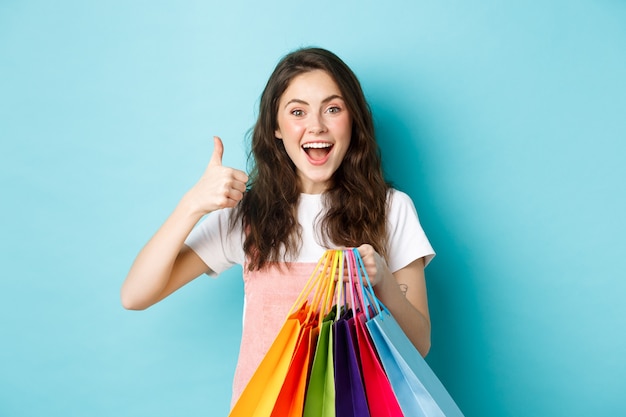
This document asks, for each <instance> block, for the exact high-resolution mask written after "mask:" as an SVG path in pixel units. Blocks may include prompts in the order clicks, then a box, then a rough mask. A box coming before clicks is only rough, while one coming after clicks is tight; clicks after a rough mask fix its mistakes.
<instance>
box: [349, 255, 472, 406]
mask: <svg viewBox="0 0 626 417" xmlns="http://www.w3.org/2000/svg"><path fill="white" fill-rule="evenodd" d="M353 253H354V256H355V258H356V260H357V265H358V271H359V273H360V274H362V275H359V276H362V278H364V280H365V281H366V283H367V285H365V282H364V280H363V279H361V280H360V285H359V288H360V290H361V291H362V292H363V294H364V299H365V300H370V301H371V304H370V306H368V308H366V309H365V314H366V317H368V316H369V311H370V308H369V307H373V308H374V310H375V313H376V314H374V315H371V316H369V317H368V319H367V320H366V327H367V329H368V332H369V334H370V336H371V338H372V341H373V343H374V346H375V348H376V352H377V353H378V356H379V358H380V361H381V363H382V365H383V368H384V369H385V372H386V374H387V377H388V379H389V382H390V385H391V387H392V388H393V391H394V393H395V395H396V398H397V399H398V403H399V404H400V407H401V408H402V411H403V413H404V414H405V415H407V416H415V417H422V416H423V417H463V413H462V412H461V410H460V409H459V408H458V406H457V405H456V403H455V402H454V400H453V399H452V397H451V396H450V394H449V393H448V391H447V390H446V389H445V387H444V386H443V384H442V383H441V381H440V380H439V379H438V378H437V376H436V375H435V373H434V372H433V371H432V369H430V367H429V366H428V364H427V363H426V361H425V360H424V358H423V357H422V355H421V354H420V353H419V351H418V350H417V348H415V346H414V345H413V344H412V343H411V341H410V340H409V339H408V337H407V336H406V334H405V333H404V331H403V330H402V328H401V327H400V326H399V324H398V323H397V321H396V320H395V319H394V318H393V316H392V315H391V313H390V312H389V310H388V309H387V308H386V307H385V306H384V305H383V304H382V303H381V302H380V301H379V300H378V299H377V298H376V295H375V294H374V291H373V290H372V288H371V285H369V282H368V281H369V278H368V277H367V272H366V270H365V266H364V265H363V260H362V259H361V257H360V255H359V253H358V251H356V250H353ZM365 294H366V296H365Z"/></svg>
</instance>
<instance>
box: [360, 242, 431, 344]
mask: <svg viewBox="0 0 626 417" xmlns="http://www.w3.org/2000/svg"><path fill="white" fill-rule="evenodd" d="M359 253H360V254H361V256H362V257H363V262H364V264H365V267H366V268H367V273H368V275H369V276H370V278H371V280H372V286H373V287H374V291H375V292H376V296H377V297H378V298H379V299H380V301H381V302H382V303H383V304H384V305H385V306H386V307H387V308H388V309H389V311H390V312H391V314H392V315H393V317H394V318H395V319H396V321H397V322H398V324H399V325H400V327H401V328H402V330H404V333H405V334H406V335H407V336H408V338H409V340H411V342H412V343H413V345H414V346H415V347H416V348H417V350H418V351H419V352H420V353H421V354H422V356H426V355H427V354H428V351H429V350H430V315H429V313H428V298H427V293H426V279H425V277H424V258H420V259H416V260H415V261H413V262H411V263H410V264H409V265H407V266H406V267H404V268H402V269H400V270H398V271H396V272H395V273H393V274H392V273H391V271H390V270H389V267H388V266H387V263H386V262H385V260H384V259H383V258H382V257H381V256H380V255H379V254H378V253H376V251H374V249H373V248H372V247H371V246H370V245H362V246H360V247H359Z"/></svg>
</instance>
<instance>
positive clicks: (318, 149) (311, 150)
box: [302, 142, 333, 161]
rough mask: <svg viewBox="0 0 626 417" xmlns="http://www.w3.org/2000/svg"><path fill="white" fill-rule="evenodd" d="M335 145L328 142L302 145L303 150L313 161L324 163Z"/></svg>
mask: <svg viewBox="0 0 626 417" xmlns="http://www.w3.org/2000/svg"><path fill="white" fill-rule="evenodd" d="M332 147H333V144H332V143H327V142H310V143H305V144H304V145H302V149H303V150H304V152H306V154H307V155H308V157H309V158H310V159H311V160H313V161H323V160H324V158H326V157H327V156H328V154H329V153H330V150H331V149H332Z"/></svg>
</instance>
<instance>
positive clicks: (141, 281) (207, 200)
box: [121, 137, 248, 310]
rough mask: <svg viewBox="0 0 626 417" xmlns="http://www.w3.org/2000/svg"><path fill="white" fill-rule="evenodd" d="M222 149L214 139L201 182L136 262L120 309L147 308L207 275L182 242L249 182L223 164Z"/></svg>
mask: <svg viewBox="0 0 626 417" xmlns="http://www.w3.org/2000/svg"><path fill="white" fill-rule="evenodd" d="M223 151H224V147H223V145H222V141H221V140H220V139H219V138H217V137H216V138H215V148H214V151H213V155H212V157H211V161H210V162H209V165H208V166H207V169H206V170H205V172H204V174H203V175H202V177H201V178H200V180H199V181H198V182H197V183H196V184H195V185H194V186H193V187H192V188H191V190H189V191H188V192H187V193H186V194H185V196H184V197H183V198H182V199H181V201H180V202H179V203H178V205H177V206H176V208H175V209H174V211H173V212H172V214H171V215H170V216H169V217H168V218H167V220H166V221H165V223H163V225H162V226H161V227H160V228H159V230H158V231H157V232H156V233H155V234H154V236H152V238H151V239H150V240H149V241H148V243H147V244H146V245H145V246H144V247H143V249H142V250H141V251H140V252H139V254H138V255H137V258H135V262H134V263H133V265H132V267H131V268H130V271H129V272H128V275H127V277H126V280H125V281H124V284H123V285H122V290H121V299H122V305H123V306H124V308H127V309H131V310H142V309H145V308H148V307H150V306H151V305H153V304H154V303H156V302H158V301H160V300H162V299H163V298H165V297H167V296H168V295H169V294H171V293H173V292H174V291H176V290H177V289H178V288H180V287H182V286H183V285H185V284H187V283H188V282H190V281H192V280H193V279H194V278H196V277H198V276H199V275H200V274H202V273H203V272H208V270H209V268H208V267H207V265H206V264H205V263H204V262H203V261H202V260H201V259H200V257H198V255H196V254H195V252H193V251H192V250H191V249H190V248H189V247H187V246H185V244H184V242H185V239H186V238H187V236H188V235H189V233H190V232H191V230H192V229H193V227H194V226H195V224H196V223H197V222H198V221H199V220H200V219H201V218H202V216H204V215H205V214H207V213H210V212H212V211H215V210H219V209H222V208H226V207H234V206H235V205H236V204H237V203H238V202H239V201H240V200H241V198H242V197H243V192H244V191H245V189H246V182H247V181H248V176H247V175H246V174H245V173H244V172H242V171H238V170H235V169H232V168H227V167H223V166H222V154H223Z"/></svg>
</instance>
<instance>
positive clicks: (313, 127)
mask: <svg viewBox="0 0 626 417" xmlns="http://www.w3.org/2000/svg"><path fill="white" fill-rule="evenodd" d="M308 130H309V133H311V134H313V135H319V134H322V133H324V132H326V125H325V124H324V120H323V119H322V116H321V115H319V114H313V115H311V118H310V124H309V129H308Z"/></svg>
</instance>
